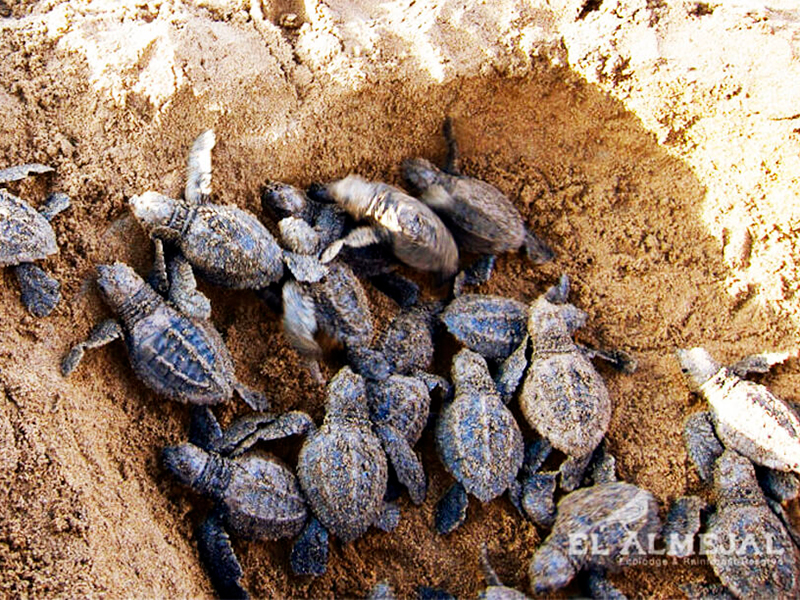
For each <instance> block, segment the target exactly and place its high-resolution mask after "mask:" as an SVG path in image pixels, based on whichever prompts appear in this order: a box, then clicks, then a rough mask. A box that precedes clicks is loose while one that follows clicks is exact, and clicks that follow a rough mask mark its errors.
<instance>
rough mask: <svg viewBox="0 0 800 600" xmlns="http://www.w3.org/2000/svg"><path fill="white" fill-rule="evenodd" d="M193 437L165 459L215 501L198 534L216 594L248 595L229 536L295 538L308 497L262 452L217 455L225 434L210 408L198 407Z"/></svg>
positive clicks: (177, 473)
mask: <svg viewBox="0 0 800 600" xmlns="http://www.w3.org/2000/svg"><path fill="white" fill-rule="evenodd" d="M189 438H190V439H189V441H188V442H186V443H183V444H179V445H177V446H171V447H168V448H164V450H163V452H162V459H163V461H164V464H165V466H166V467H167V468H168V469H169V470H170V471H171V472H172V473H173V474H174V475H175V477H176V478H177V479H178V481H180V482H181V483H182V484H184V485H186V486H188V487H190V488H192V489H193V490H194V491H196V492H197V493H199V494H202V495H204V496H208V497H210V498H211V499H213V500H214V503H215V508H214V510H213V511H212V513H211V515H210V516H209V517H208V518H207V519H206V520H205V521H204V522H203V523H202V524H201V525H200V526H199V527H198V528H197V531H196V532H195V536H196V538H197V543H198V551H199V553H200V558H201V560H202V561H203V563H204V565H205V567H206V571H207V573H208V574H209V577H210V578H211V581H212V583H213V584H214V587H215V588H216V590H217V593H218V594H219V595H220V597H222V598H239V597H247V591H246V590H245V589H244V588H243V587H242V583H241V577H242V568H241V565H240V564H239V561H238V559H237V558H236V555H235V553H234V551H233V547H232V546H231V542H230V538H229V537H228V534H229V533H230V534H233V535H235V536H237V537H241V538H244V539H249V540H277V539H282V538H291V537H295V536H296V535H297V534H299V533H300V531H301V530H302V529H303V526H304V525H305V523H306V520H307V518H308V509H307V508H306V500H305V497H304V496H303V493H302V491H301V489H300V485H299V483H298V482H297V478H296V477H295V475H294V473H293V472H292V471H291V470H290V469H289V468H288V467H286V465H284V464H283V463H282V462H281V461H280V460H278V459H277V458H275V457H273V456H271V455H269V454H267V453H265V452H262V451H259V450H250V451H248V452H245V453H243V454H239V455H238V456H229V455H228V454H222V453H218V452H216V451H215V445H216V444H218V443H219V442H220V440H221V438H222V431H221V429H220V427H219V424H218V423H217V421H216V419H215V418H214V416H213V414H211V410H210V409H209V408H208V407H207V406H202V407H201V406H197V407H194V408H193V411H192V427H191V428H190V433H189Z"/></svg>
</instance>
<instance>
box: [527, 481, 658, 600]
mask: <svg viewBox="0 0 800 600" xmlns="http://www.w3.org/2000/svg"><path fill="white" fill-rule="evenodd" d="M660 529H661V523H660V521H659V518H658V503H657V502H656V499H655V498H654V497H653V495H652V494H651V493H650V492H648V491H646V490H643V489H641V488H639V487H637V486H635V485H632V484H630V483H625V482H622V481H617V482H611V483H601V484H598V485H594V486H592V487H588V488H581V489H579V490H577V491H574V492H572V493H570V494H568V495H567V496H565V497H564V498H562V499H561V501H560V502H559V503H558V512H557V516H556V521H555V524H554V525H553V529H552V531H551V532H550V535H549V536H548V537H547V539H546V540H545V541H544V543H543V544H542V545H541V546H540V547H539V549H538V550H537V551H536V554H534V556H533V560H532V561H531V564H530V568H529V576H530V581H531V587H532V588H533V590H534V591H535V592H536V593H545V592H551V591H553V590H557V589H559V588H562V587H564V586H565V585H567V584H568V583H569V582H570V581H572V579H573V578H574V577H575V575H576V574H577V573H578V572H579V571H581V570H584V569H586V570H601V571H602V570H617V569H619V568H620V567H621V566H623V565H624V564H625V563H626V562H630V561H631V560H632V559H635V558H637V557H642V556H643V555H644V554H646V552H647V549H648V548H649V547H651V545H652V543H653V540H655V538H656V537H657V536H658V534H659V531H660Z"/></svg>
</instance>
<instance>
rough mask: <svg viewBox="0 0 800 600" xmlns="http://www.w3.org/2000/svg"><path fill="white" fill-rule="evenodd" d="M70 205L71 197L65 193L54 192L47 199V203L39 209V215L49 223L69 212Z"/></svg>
mask: <svg viewBox="0 0 800 600" xmlns="http://www.w3.org/2000/svg"><path fill="white" fill-rule="evenodd" d="M70 205H71V202H70V199H69V196H67V195H66V194H65V193H63V192H53V193H52V194H50V195H49V196H48V197H47V200H45V203H44V204H43V205H42V206H40V207H39V214H40V215H42V216H43V217H44V218H45V219H47V220H48V221H52V220H53V217H55V216H56V215H57V214H58V213H60V212H63V211H65V210H67V209H68V208H69V207H70Z"/></svg>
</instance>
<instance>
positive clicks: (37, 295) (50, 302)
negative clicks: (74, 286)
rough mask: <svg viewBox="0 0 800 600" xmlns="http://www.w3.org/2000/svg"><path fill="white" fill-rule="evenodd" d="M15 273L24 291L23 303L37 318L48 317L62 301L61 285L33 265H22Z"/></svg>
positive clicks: (17, 267)
mask: <svg viewBox="0 0 800 600" xmlns="http://www.w3.org/2000/svg"><path fill="white" fill-rule="evenodd" d="M14 273H15V274H16V276H17V281H19V287H20V289H21V291H22V303H23V304H24V305H25V308H27V309H28V312H30V313H31V314H32V315H34V316H35V317H46V316H47V315H49V314H50V313H51V312H53V309H54V308H55V307H56V305H57V304H58V302H59V300H61V284H60V283H58V281H57V280H56V279H54V278H53V277H51V276H50V275H48V274H47V273H45V272H44V271H43V270H42V269H40V268H39V267H37V266H36V265H34V264H33V263H21V264H19V265H17V266H16V268H15V269H14Z"/></svg>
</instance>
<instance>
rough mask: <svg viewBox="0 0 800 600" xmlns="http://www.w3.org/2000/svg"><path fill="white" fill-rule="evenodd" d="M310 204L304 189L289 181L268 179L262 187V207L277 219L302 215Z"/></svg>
mask: <svg viewBox="0 0 800 600" xmlns="http://www.w3.org/2000/svg"><path fill="white" fill-rule="evenodd" d="M307 206H308V198H307V197H306V195H305V194H304V193H303V191H302V190H299V189H297V188H296V187H294V186H293V185H289V184H288V183H281V182H279V181H268V182H267V183H265V184H264V186H263V187H262V188H261V208H262V209H263V210H264V211H266V212H269V213H271V214H272V215H274V216H275V217H276V218H277V219H285V218H286V217H299V216H301V215H302V214H303V213H304V211H305V210H306V207H307Z"/></svg>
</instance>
